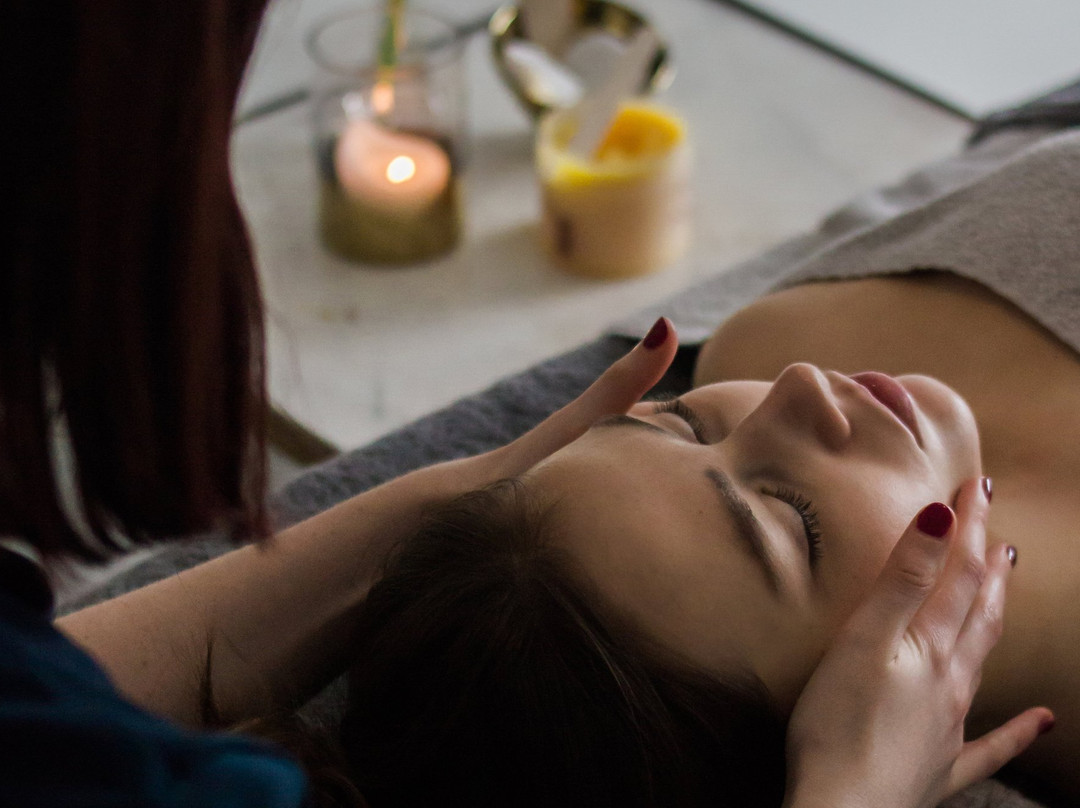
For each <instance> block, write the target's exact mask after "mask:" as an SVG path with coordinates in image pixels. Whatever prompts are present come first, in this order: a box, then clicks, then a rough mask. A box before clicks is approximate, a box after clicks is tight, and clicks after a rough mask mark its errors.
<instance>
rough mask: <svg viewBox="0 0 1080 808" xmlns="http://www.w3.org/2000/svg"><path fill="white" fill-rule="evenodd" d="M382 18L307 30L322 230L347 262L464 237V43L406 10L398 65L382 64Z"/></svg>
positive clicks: (437, 250)
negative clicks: (315, 83)
mask: <svg viewBox="0 0 1080 808" xmlns="http://www.w3.org/2000/svg"><path fill="white" fill-rule="evenodd" d="M384 23H385V17H384V13H383V10H382V9H374V8H373V9H369V10H361V11H354V12H350V13H348V14H343V15H340V16H337V17H334V18H331V19H329V20H326V21H324V22H323V23H321V24H320V25H318V26H316V27H315V28H314V29H313V30H312V32H311V35H310V36H309V37H308V48H309V51H310V53H311V55H312V57H313V58H314V59H315V61H316V62H317V63H318V64H319V66H320V67H321V68H322V70H321V75H320V80H319V90H318V92H317V96H316V103H315V108H314V127H315V151H316V156H317V164H318V175H319V229H320V235H321V237H322V240H323V243H324V244H325V246H326V247H327V248H328V249H330V250H331V251H333V252H334V253H336V254H338V255H341V256H343V257H345V258H347V259H349V260H351V261H355V262H359V263H367V264H411V263H417V262H421V261H425V260H430V259H432V258H435V257H437V256H439V255H442V254H444V253H446V252H448V251H449V250H451V249H452V248H453V247H454V245H456V244H457V242H458V240H459V238H460V234H461V225H462V222H461V201H460V196H461V190H460V182H459V174H460V171H461V164H462V158H463V153H464V146H465V130H466V126H465V85H464V77H463V73H462V54H463V47H462V41H461V39H460V38H459V37H456V36H455V34H454V29H453V27H452V26H451V25H450V24H449V23H446V22H444V21H443V20H441V19H439V18H437V17H434V16H432V15H430V14H427V13H424V12H418V11H413V10H411V9H406V10H404V11H403V13H402V15H401V17H400V19H399V20H398V21H397V30H396V32H395V33H396V37H397V52H396V54H395V59H394V62H393V64H392V66H388V65H387V64H385V63H383V64H380V60H379V54H378V53H377V48H378V45H379V41H378V39H377V36H376V34H377V32H378V31H379V30H380V25H382V24H384Z"/></svg>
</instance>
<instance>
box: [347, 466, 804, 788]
mask: <svg viewBox="0 0 1080 808" xmlns="http://www.w3.org/2000/svg"><path fill="white" fill-rule="evenodd" d="M546 524H547V522H546V520H545V510H544V509H543V508H540V507H539V506H538V505H536V504H535V502H534V499H533V497H531V496H530V493H529V490H528V488H527V485H526V484H524V483H522V482H520V481H505V482H502V483H499V484H497V485H495V486H493V487H491V488H489V489H485V490H482V491H478V492H475V493H472V494H469V495H466V496H465V497H463V498H461V499H459V500H458V501H457V502H455V503H454V504H453V505H451V506H450V507H449V508H447V509H445V510H442V511H440V512H438V513H436V514H434V515H433V516H432V517H431V518H430V519H429V520H428V524H427V526H426V527H425V528H424V529H423V530H422V531H421V533H420V534H419V535H417V536H415V537H413V538H411V539H410V540H409V541H408V542H406V543H405V544H404V545H403V546H402V547H401V548H400V549H399V550H398V551H397V553H396V555H395V557H394V558H393V559H392V560H391V562H390V563H389V566H388V568H387V570H386V574H385V576H384V577H383V578H382V579H381V581H380V582H379V583H378V584H377V585H376V586H375V587H374V588H373V589H372V591H371V593H370V594H369V596H368V598H367V600H366V602H365V604H364V606H363V607H362V609H361V611H360V615H359V619H358V621H357V623H356V636H355V637H354V640H355V645H354V647H355V648H357V649H360V651H359V652H360V653H362V655H363V656H362V659H360V660H359V661H358V663H357V664H356V665H355V667H354V670H353V671H352V674H351V676H350V681H349V708H348V712H347V714H346V717H345V720H344V721H343V723H342V727H341V734H340V741H341V744H342V747H343V749H344V752H345V756H346V759H347V760H348V762H349V766H350V770H351V771H350V774H351V777H352V779H353V780H354V782H355V783H356V786H357V787H358V788H359V790H360V791H361V793H363V795H364V797H365V798H366V799H367V800H368V802H369V803H370V804H371V806H373V808H420V806H432V805H468V806H471V808H483V807H485V806H490V807H491V808H494V806H515V808H527V807H528V806H536V808H540V806H544V807H545V808H547V807H548V806H560V807H561V808H574V807H580V808H586V806H588V808H603V807H604V806H610V808H616V807H617V808H635V807H638V806H640V807H641V808H644V807H645V806H649V808H661V807H662V808H682V807H683V806H695V808H696V807H697V806H709V808H715V807H716V806H720V805H738V806H740V808H753V807H754V806H774V807H775V806H779V805H780V803H781V801H782V798H783V790H784V777H785V767H784V754H783V753H784V736H785V729H786V727H785V723H786V722H785V720H784V719H783V718H782V717H781V715H780V713H779V712H778V711H777V710H776V709H774V707H773V706H772V703H771V700H770V699H769V697H768V695H767V693H766V691H765V688H764V686H763V685H762V684H761V683H760V681H759V680H758V679H756V677H753V676H752V675H751V674H749V673H740V672H737V671H732V672H731V673H730V674H726V675H723V676H721V675H718V674H716V673H713V672H708V671H704V670H701V669H700V668H698V667H695V666H693V665H691V664H688V663H684V662H681V661H680V660H678V659H676V658H675V657H673V656H672V654H671V653H669V652H667V651H665V650H664V649H661V648H659V647H657V646H656V645H655V644H653V643H651V642H649V640H647V639H646V638H645V637H644V636H642V634H641V633H639V632H638V631H637V630H636V629H635V628H634V627H633V626H632V625H629V624H628V623H627V622H626V621H624V620H622V619H620V617H619V616H618V615H615V614H613V613H612V611H611V610H609V609H608V608H607V607H606V605H605V604H604V602H603V600H602V598H601V597H600V596H599V595H598V593H597V592H596V591H595V590H594V588H593V587H591V586H590V585H589V584H588V583H587V582H586V581H584V580H583V578H582V577H581V576H580V575H578V573H577V571H576V569H575V567H574V564H573V563H572V561H571V560H570V558H569V557H568V556H566V555H565V554H564V553H563V552H561V551H560V550H559V548H558V547H557V546H555V544H554V543H553V542H551V541H550V540H549V539H550V537H549V536H548V535H547V532H548V529H547V527H546Z"/></svg>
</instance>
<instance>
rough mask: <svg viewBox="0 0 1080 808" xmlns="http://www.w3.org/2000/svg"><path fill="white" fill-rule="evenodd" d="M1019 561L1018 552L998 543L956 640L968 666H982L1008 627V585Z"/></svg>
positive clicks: (962, 657) (959, 652) (959, 657)
mask: <svg viewBox="0 0 1080 808" xmlns="http://www.w3.org/2000/svg"><path fill="white" fill-rule="evenodd" d="M1015 563H1016V551H1015V550H1014V549H1013V548H1012V547H1007V546H1005V545H999V546H997V547H995V548H994V550H993V552H991V553H990V558H989V560H988V562H987V574H986V580H985V581H983V585H982V586H981V587H980V588H979V593H978V595H977V596H976V597H975V600H974V602H973V603H972V604H971V608H970V609H969V610H968V613H967V616H966V618H965V620H964V625H963V628H961V630H960V636H959V637H958V638H957V642H956V655H957V659H958V660H959V661H960V662H961V663H963V664H964V665H965V666H966V667H968V668H969V669H977V668H979V667H981V666H982V663H983V660H984V659H986V656H987V654H989V653H990V649H992V648H993V647H994V645H995V644H996V643H997V641H998V640H999V639H1000V638H1001V632H1002V630H1003V629H1004V626H1005V584H1006V581H1007V580H1008V577H1009V573H1010V572H1012V569H1013V565H1014V564H1015Z"/></svg>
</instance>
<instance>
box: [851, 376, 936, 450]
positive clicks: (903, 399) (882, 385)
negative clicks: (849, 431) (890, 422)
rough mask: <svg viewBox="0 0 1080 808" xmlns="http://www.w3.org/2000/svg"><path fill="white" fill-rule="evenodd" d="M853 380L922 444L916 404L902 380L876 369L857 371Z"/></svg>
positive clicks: (852, 377)
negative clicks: (916, 416) (916, 417)
mask: <svg viewBox="0 0 1080 808" xmlns="http://www.w3.org/2000/svg"><path fill="white" fill-rule="evenodd" d="M851 380H852V381H854V382H856V383H857V384H859V385H861V386H863V387H865V388H866V389H867V391H868V392H869V393H870V395H872V396H873V397H874V398H875V399H877V401H878V402H880V403H881V404H882V405H883V406H884V407H885V409H887V410H889V412H891V413H892V414H893V415H895V416H896V417H897V419H899V421H900V423H902V424H903V425H904V426H905V427H906V428H907V430H908V432H910V433H911V435H912V437H914V438H915V442H916V443H918V444H919V446H922V436H921V435H920V434H919V422H918V421H917V420H916V419H915V404H914V402H913V401H912V400H911V394H910V393H908V391H907V390H905V389H904V387H903V385H901V384H900V382H898V381H896V379H894V378H893V377H892V376H886V375H885V374H884V373H877V372H876V371H869V372H866V373H856V374H854V375H853V376H851Z"/></svg>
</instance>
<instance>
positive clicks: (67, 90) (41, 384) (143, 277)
mask: <svg viewBox="0 0 1080 808" xmlns="http://www.w3.org/2000/svg"><path fill="white" fill-rule="evenodd" d="M262 6H263V0H184V2H172V0H109V2H83V1H82V0H58V1H57V2H41V0H14V2H12V3H6V4H5V6H4V23H3V25H2V26H0V53H2V54H3V55H2V56H0V59H3V61H4V68H3V72H2V76H3V78H2V79H0V82H2V86H3V97H4V113H3V116H4V130H5V142H6V143H8V144H9V145H8V147H7V148H6V149H5V155H4V161H3V162H4V169H3V171H4V182H3V188H4V194H5V198H6V199H7V201H8V203H9V212H8V213H7V214H5V217H4V219H3V220H2V224H0V534H14V535H18V536H22V537H25V538H27V539H29V540H30V541H31V542H33V543H34V544H35V545H37V547H38V548H39V549H40V550H42V551H43V552H44V553H46V554H47V555H51V554H57V553H65V552H66V553H73V554H75V555H78V556H81V557H83V558H88V559H99V558H104V557H107V556H108V555H109V554H110V553H112V552H114V551H115V550H116V549H118V547H120V546H123V545H124V544H126V542H127V541H133V542H135V543H142V542H146V541H150V540H153V539H157V538H161V537H166V536H172V535H178V534H186V533H192V532H194V531H199V530H204V529H207V528H211V527H227V528H229V529H231V530H232V531H234V532H235V533H237V534H244V535H261V534H262V533H264V531H265V521H266V520H265V515H264V512H263V505H262V499H263V487H264V476H265V470H264V463H265V461H264V459H263V449H264V446H263V441H264V438H263V435H264V432H265V430H264V420H265V411H266V401H265V393H264V392H263V390H264V386H263V381H264V380H263V356H262V352H263V337H262V319H261V313H260V305H261V304H260V301H259V294H258V287H257V281H256V277H255V273H254V268H253V265H252V258H251V253H250V249H249V244H248V239H247V235H246V233H245V231H244V226H243V223H242V220H241V217H240V213H239V210H238V207H237V204H236V200H235V198H234V195H233V190H232V185H231V181H230V177H229V168H228V145H229V133H230V128H231V121H232V111H233V105H234V102H235V98H236V94H237V89H238V87H239V83H240V78H241V74H242V72H243V68H244V64H245V62H246V60H247V57H248V55H249V54H250V52H251V48H252V46H253V43H254V37H255V33H256V30H257V27H258V21H259V17H260V16H261V12H262ZM65 479H66V480H68V481H69V483H70V484H69V483H65V482H63V480H65ZM58 480H59V481H58ZM80 523H82V525H83V527H82V529H80ZM117 534H122V535H124V536H125V537H126V538H125V539H117Z"/></svg>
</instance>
